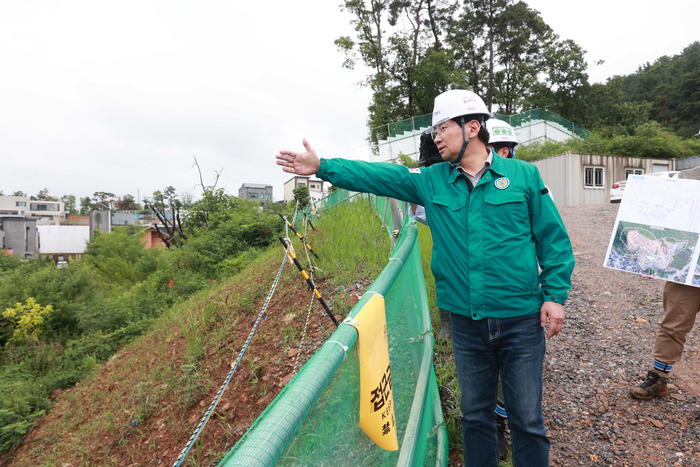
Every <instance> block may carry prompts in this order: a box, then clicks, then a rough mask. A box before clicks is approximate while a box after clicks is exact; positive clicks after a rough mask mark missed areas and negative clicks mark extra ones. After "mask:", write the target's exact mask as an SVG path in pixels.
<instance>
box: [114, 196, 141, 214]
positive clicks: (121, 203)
mask: <svg viewBox="0 0 700 467" xmlns="http://www.w3.org/2000/svg"><path fill="white" fill-rule="evenodd" d="M114 205H115V207H116V208H117V209H119V210H121V211H129V210H132V209H138V207H137V205H136V198H134V197H133V195H128V194H127V195H124V196H120V197H119V198H117V201H115V203H114Z"/></svg>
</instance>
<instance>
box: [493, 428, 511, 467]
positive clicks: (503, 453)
mask: <svg viewBox="0 0 700 467" xmlns="http://www.w3.org/2000/svg"><path fill="white" fill-rule="evenodd" d="M496 426H497V427H498V453H499V457H500V459H501V460H502V461H504V462H508V459H509V457H510V449H509V448H508V440H507V439H506V419H505V418H502V417H496Z"/></svg>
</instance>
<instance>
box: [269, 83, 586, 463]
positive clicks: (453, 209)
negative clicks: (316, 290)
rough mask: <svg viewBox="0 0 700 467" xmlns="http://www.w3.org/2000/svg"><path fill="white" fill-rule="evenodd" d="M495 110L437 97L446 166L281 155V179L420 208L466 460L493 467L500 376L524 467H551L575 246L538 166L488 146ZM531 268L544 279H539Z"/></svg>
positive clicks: (467, 96)
mask: <svg viewBox="0 0 700 467" xmlns="http://www.w3.org/2000/svg"><path fill="white" fill-rule="evenodd" d="M490 116H491V115H490V113H489V111H488V110H487V108H486V106H485V105H484V102H483V100H482V99H481V98H480V97H479V96H477V95H476V94H474V93H473V92H470V91H466V90H451V91H447V92H444V93H442V94H440V95H439V96H438V97H436V98H435V106H434V109H433V122H432V123H433V125H432V126H433V131H432V135H433V139H434V141H435V144H436V145H437V147H438V150H439V152H440V155H441V156H442V158H443V159H445V161H447V162H449V163H448V164H435V165H433V166H431V167H428V168H417V169H408V168H407V167H404V166H400V165H396V164H389V163H369V162H362V161H348V160H343V159H321V158H319V157H318V155H317V154H316V151H314V150H313V148H312V147H311V145H310V144H309V142H308V141H306V140H303V144H304V147H305V149H306V150H305V151H304V152H295V151H289V150H284V151H280V153H279V154H277V156H276V157H277V164H278V165H280V166H282V168H283V170H284V171H285V172H288V173H293V174H298V175H314V174H316V175H317V176H318V177H319V178H321V179H322V180H326V181H329V182H331V183H332V184H333V185H335V186H338V187H341V188H346V189H348V190H352V191H361V192H369V193H374V194H376V195H379V196H388V197H392V198H396V199H400V200H403V201H407V202H409V203H413V204H418V205H422V206H423V207H424V208H425V213H426V217H427V219H428V221H429V222H430V226H431V232H432V235H433V259H432V264H431V268H432V270H433V274H434V276H435V285H436V295H437V299H436V305H437V306H438V307H439V308H441V309H445V310H448V311H449V312H450V317H451V321H452V346H453V349H454V354H455V365H456V368H457V378H458V380H459V386H460V389H461V399H460V408H461V411H462V442H463V446H464V462H465V465H466V466H470V467H489V466H491V467H496V466H498V458H499V451H498V442H497V434H496V433H497V431H496V421H495V415H494V409H495V406H496V390H497V379H498V373H499V371H500V373H501V377H502V380H503V394H504V397H505V404H506V407H508V419H509V425H510V429H511V434H512V443H513V461H514V465H517V466H519V467H527V466H536V467H547V466H548V465H549V448H550V443H549V439H548V438H547V431H546V429H545V426H544V417H543V415H542V365H543V361H544V354H545V347H546V344H545V329H546V326H547V323H549V331H548V332H546V335H547V337H548V338H551V337H553V336H555V335H556V334H557V333H559V331H561V329H562V326H563V323H564V307H563V305H564V303H565V302H566V299H567V296H568V292H569V290H570V289H571V273H572V271H573V268H574V256H573V252H572V250H571V242H570V241H569V236H568V234H567V232H566V229H565V227H564V224H563V222H562V220H561V217H560V216H559V213H558V212H557V209H556V207H555V206H554V203H553V202H552V200H551V198H550V197H549V196H548V195H547V192H548V190H547V189H546V188H545V186H544V183H543V182H542V179H541V177H540V174H539V172H538V170H537V168H536V167H535V166H534V165H532V164H530V163H528V162H524V161H521V160H518V159H504V158H501V157H498V156H496V155H495V153H494V152H493V151H492V150H490V149H487V147H486V145H487V144H488V142H489V134H488V131H487V130H486V128H485V122H486V120H488V119H489V118H490ZM538 262H539V265H540V266H541V267H542V271H541V272H540V273H538V266H537V265H538Z"/></svg>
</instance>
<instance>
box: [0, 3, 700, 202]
mask: <svg viewBox="0 0 700 467" xmlns="http://www.w3.org/2000/svg"><path fill="white" fill-rule="evenodd" d="M528 3H529V4H530V5H531V6H532V7H533V8H535V9H537V10H539V11H540V13H541V14H542V16H543V18H544V19H545V21H546V22H547V23H549V24H550V25H551V26H552V27H553V28H554V30H555V31H556V32H557V33H558V34H559V35H560V36H562V37H563V38H571V39H574V40H575V41H576V42H578V43H579V44H580V45H581V46H582V47H583V48H584V49H585V50H587V51H588V55H587V59H588V61H589V63H590V64H591V69H590V74H591V78H592V80H593V81H602V82H604V81H605V79H606V78H608V77H609V76H612V75H614V74H627V73H631V72H634V71H635V70H636V69H637V67H638V66H639V65H640V64H642V63H645V62H647V61H648V62H652V61H653V60H655V59H656V58H658V57H659V56H661V55H672V54H678V53H680V52H681V50H682V49H683V48H684V47H685V46H687V45H689V44H690V43H691V42H692V41H693V40H697V39H698V38H699V37H698V31H699V30H700V29H699V28H698V25H699V24H700V2H699V1H697V0H693V1H690V0H679V1H674V2H669V3H668V4H664V5H663V6H660V5H659V3H658V2H654V3H652V2H651V1H646V0H644V1H631V0H628V1H618V2H614V1H610V0H608V1H602V0H588V1H586V2H575V3H570V4H563V3H562V2H557V1H554V0H530V1H529V2H528ZM338 4H340V0H296V1H288V0H287V1H281V0H269V1H267V2H256V3H255V4H253V2H243V1H241V0H236V1H230V0H229V1H220V2H219V1H204V2H181V1H171V2H165V1H160V2H148V1H144V0H140V1H137V2H132V1H120V2H96V1H84V2H78V1H64V2H56V1H31V0H27V1H21V2H15V1H4V2H0V190H2V191H4V193H5V194H9V193H11V192H13V191H16V190H21V191H24V192H27V193H29V194H36V193H37V192H38V191H39V190H40V189H42V188H44V187H46V188H48V190H49V193H50V194H52V195H54V196H60V195H63V194H74V195H76V196H89V195H92V193H93V192H95V191H108V192H113V193H115V194H117V195H124V194H127V193H129V194H132V195H134V196H137V192H138V191H139V190H140V194H141V197H142V198H143V196H148V195H150V194H151V193H152V192H153V191H154V190H157V189H162V188H164V187H166V186H168V185H172V186H174V187H175V188H177V190H178V191H181V192H182V191H192V192H193V193H194V194H195V195H196V194H197V193H198V192H199V191H200V188H199V187H196V186H195V185H196V184H197V183H198V181H199V177H198V174H197V172H196V170H195V169H192V164H193V158H192V157H193V156H196V157H197V159H198V160H199V163H200V165H201V167H202V172H203V176H204V179H205V183H207V184H209V183H211V182H213V179H214V171H215V170H220V169H222V168H223V169H224V170H223V174H222V177H221V179H220V180H219V186H222V187H225V188H226V189H228V190H229V192H230V193H232V194H234V195H237V194H238V189H239V187H240V186H241V184H242V183H246V182H247V183H265V184H272V185H273V186H274V191H275V198H276V199H280V198H281V197H282V196H283V192H282V184H283V183H284V182H285V181H286V180H288V179H289V176H288V175H287V174H285V173H283V172H282V171H281V170H279V169H278V168H277V166H276V165H275V163H274V154H276V153H277V151H278V150H279V149H283V148H284V149H301V148H302V146H301V139H302V138H303V137H306V138H308V139H309V140H310V142H311V144H312V145H313V146H314V147H315V148H316V149H317V151H318V152H319V153H320V154H321V155H322V156H327V157H333V156H340V155H343V156H344V157H352V158H367V156H368V149H367V146H366V144H365V138H366V136H367V129H366V125H365V123H366V120H367V110H366V108H367V104H368V102H369V97H370V93H369V92H368V90H367V89H365V88H361V87H360V86H358V85H357V83H358V82H359V81H361V80H362V79H363V78H364V77H365V74H366V72H367V70H366V69H364V68H362V67H358V68H356V69H355V70H354V71H349V70H346V69H343V68H341V64H342V61H343V57H342V54H340V53H339V52H338V51H337V50H336V48H335V46H334V44H333V40H334V39H336V38H337V37H339V36H341V35H352V34H353V29H352V27H351V26H350V25H349V16H348V15H347V14H346V13H343V12H341V11H340V9H339V8H338ZM595 60H605V64H604V65H602V66H597V67H593V66H592V65H593V61H595Z"/></svg>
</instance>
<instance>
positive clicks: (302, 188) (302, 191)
mask: <svg viewBox="0 0 700 467" xmlns="http://www.w3.org/2000/svg"><path fill="white" fill-rule="evenodd" d="M292 193H293V194H294V199H295V200H296V201H297V202H298V203H299V204H300V205H301V207H302V208H305V207H306V206H308V205H309V203H310V202H311V196H310V195H309V187H308V186H306V185H299V186H298V187H296V188H295V189H294V190H292Z"/></svg>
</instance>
